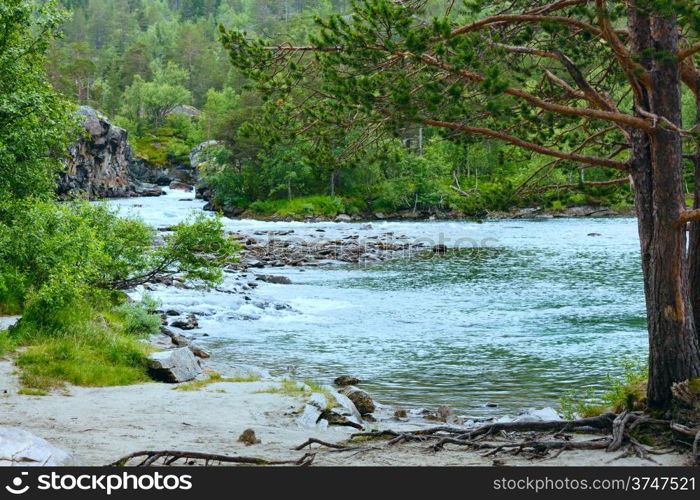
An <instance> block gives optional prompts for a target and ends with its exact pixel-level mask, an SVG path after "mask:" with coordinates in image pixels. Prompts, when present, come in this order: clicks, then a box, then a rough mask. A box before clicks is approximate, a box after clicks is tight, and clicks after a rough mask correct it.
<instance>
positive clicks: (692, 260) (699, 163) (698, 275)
mask: <svg viewBox="0 0 700 500" xmlns="http://www.w3.org/2000/svg"><path fill="white" fill-rule="evenodd" d="M698 89H700V78H698ZM695 108H696V112H695V117H696V118H695V124H696V126H700V92H699V93H698V95H697V96H695ZM693 163H694V164H695V190H694V196H695V199H694V201H693V208H694V209H700V137H698V139H697V142H696V146H695V155H694V158H693ZM689 235H690V245H689V249H688V261H689V262H688V264H689V273H690V278H689V279H690V297H691V302H692V304H693V316H694V320H695V325H696V330H697V327H698V325H700V222H693V223H691V224H690V228H689ZM698 339H699V340H698V342H699V343H700V332H698Z"/></svg>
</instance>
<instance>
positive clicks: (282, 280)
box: [255, 274, 292, 285]
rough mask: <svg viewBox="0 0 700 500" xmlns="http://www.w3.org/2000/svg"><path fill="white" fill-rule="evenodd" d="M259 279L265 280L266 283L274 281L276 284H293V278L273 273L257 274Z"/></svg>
mask: <svg viewBox="0 0 700 500" xmlns="http://www.w3.org/2000/svg"><path fill="white" fill-rule="evenodd" d="M255 279H257V280H258V281H264V282H265V283H273V284H276V285H291V284H292V280H290V279H289V278H287V277H286V276H273V275H271V274H265V275H263V274H261V275H258V276H256V278H255Z"/></svg>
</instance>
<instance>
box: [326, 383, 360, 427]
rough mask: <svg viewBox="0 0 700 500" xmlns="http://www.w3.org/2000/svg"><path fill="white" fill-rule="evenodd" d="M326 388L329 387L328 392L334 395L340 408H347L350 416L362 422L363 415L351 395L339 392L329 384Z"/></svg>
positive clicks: (346, 410)
mask: <svg viewBox="0 0 700 500" xmlns="http://www.w3.org/2000/svg"><path fill="white" fill-rule="evenodd" d="M324 388H325V389H327V390H328V392H330V394H331V395H332V396H333V398H334V399H335V402H336V403H337V404H338V405H339V407H340V408H342V409H343V410H345V412H346V413H347V414H348V415H349V416H351V417H353V418H355V419H356V420H357V421H358V423H359V422H362V415H360V412H359V411H358V409H357V407H356V406H355V403H353V402H352V401H351V400H350V398H349V397H347V396H346V395H345V394H341V393H339V392H338V391H336V390H335V389H334V388H332V387H331V386H329V385H328V386H325V387H324Z"/></svg>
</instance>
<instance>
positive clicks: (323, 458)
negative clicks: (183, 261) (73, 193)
mask: <svg viewBox="0 0 700 500" xmlns="http://www.w3.org/2000/svg"><path fill="white" fill-rule="evenodd" d="M13 371H14V367H13V365H12V364H11V362H10V361H8V360H3V361H0V379H1V380H2V381H3V383H2V387H0V390H2V391H3V394H2V397H0V405H1V406H0V407H1V408H2V413H3V415H2V418H3V426H9V427H19V428H22V429H24V430H26V431H29V432H31V433H33V434H35V435H37V436H39V437H41V438H44V439H46V440H47V441H49V443H50V444H52V445H53V446H56V447H58V448H62V449H64V450H66V451H68V452H69V453H71V454H72V464H75V465H81V466H103V465H106V464H108V463H112V462H114V461H116V460H117V459H119V458H121V457H123V456H126V455H128V454H130V453H134V452H136V451H139V450H145V449H148V450H166V449H169V450H178V451H187V452H203V453H212V454H221V455H227V456H238V457H241V456H245V457H256V458H262V459H266V460H270V461H273V460H297V459H299V458H301V457H302V456H303V455H304V453H305V452H307V451H309V452H313V453H315V454H316V457H315V459H314V465H315V466H493V465H509V466H533V465H536V466H642V465H647V466H648V465H661V466H684V465H688V463H689V459H690V457H689V456H688V455H686V454H681V453H669V454H665V455H655V456H654V458H653V459H654V461H655V462H656V463H654V462H651V461H649V460H644V459H641V458H638V457H636V456H629V457H623V458H619V456H620V453H606V452H605V450H569V451H565V452H563V453H561V454H558V455H557V454H556V453H552V454H551V455H550V456H546V457H543V458H539V459H533V458H532V457H528V456H525V455H524V454H517V455H513V454H505V453H504V454H499V455H497V456H484V455H485V453H484V452H483V451H478V450H470V449H464V448H461V447H445V449H444V450H442V451H440V452H438V453H436V452H431V453H426V449H427V448H428V446H429V445H428V444H427V443H407V444H403V445H401V446H387V442H386V441H384V440H380V441H369V442H364V443H359V444H358V446H359V448H356V449H355V448H354V449H353V450H352V453H340V452H337V450H331V449H328V448H324V447H319V446H314V447H313V448H312V449H308V450H305V451H298V450H295V448H297V447H298V446H299V445H301V444H302V443H304V442H306V441H307V440H308V439H309V438H315V439H320V440H322V441H325V442H330V443H338V442H343V441H346V440H347V439H348V438H349V437H350V436H351V434H353V433H355V432H357V431H356V430H355V429H352V428H347V427H335V426H330V427H327V428H314V429H310V428H305V427H301V426H300V425H299V424H298V423H297V418H298V416H297V413H296V412H298V411H299V409H300V407H301V406H302V405H303V404H304V401H303V400H302V399H301V398H297V397H290V396H287V395H283V394H268V393H264V392H261V391H265V390H266V389H268V388H269V387H270V386H271V385H274V384H275V382H274V381H260V382H234V383H226V382H221V383H216V384H212V385H210V386H208V387H207V388H205V389H202V390H199V391H180V390H175V389H174V386H173V385H169V384H160V383H155V382H154V383H148V384H140V385H136V386H125V387H105V388H82V387H67V388H66V389H64V390H63V391H52V392H51V393H50V394H48V395H47V396H25V395H19V394H17V392H16V391H17V383H16V382H17V381H16V376H15V375H13ZM371 425H372V427H368V430H379V429H389V428H390V429H392V430H394V431H404V432H405V431H411V430H415V429H417V428H418V427H416V426H414V425H411V424H402V423H400V422H391V423H389V422H382V423H377V424H371ZM246 429H252V430H253V431H255V434H256V437H257V438H258V439H260V440H261V441H262V442H261V443H259V444H254V445H252V446H249V445H246V444H244V443H242V442H239V441H238V437H239V435H241V433H242V432H243V431H245V430H246ZM599 436H600V435H594V434H576V435H574V436H573V440H574V441H577V440H588V439H595V438H597V437H599ZM487 441H488V440H487ZM487 441H485V442H487ZM25 465H26V464H25Z"/></svg>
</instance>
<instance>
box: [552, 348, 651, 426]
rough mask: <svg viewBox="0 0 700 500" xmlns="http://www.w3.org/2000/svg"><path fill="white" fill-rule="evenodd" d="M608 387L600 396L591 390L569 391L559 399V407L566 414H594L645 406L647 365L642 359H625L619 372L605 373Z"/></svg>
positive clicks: (572, 415)
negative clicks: (616, 373)
mask: <svg viewBox="0 0 700 500" xmlns="http://www.w3.org/2000/svg"><path fill="white" fill-rule="evenodd" d="M607 382H608V387H609V388H608V389H607V390H606V391H605V392H603V394H602V395H600V396H599V397H595V395H594V393H593V391H592V390H586V391H584V392H570V393H567V394H565V395H564V396H562V398H561V399H560V411H561V413H562V415H563V416H564V417H565V418H573V417H574V416H575V415H578V416H581V417H584V418H585V417H594V416H597V415H600V414H602V413H605V412H608V411H612V412H615V413H619V412H621V411H623V410H638V409H641V408H644V407H645V406H646V390H647V366H646V363H644V362H643V361H641V360H633V359H627V360H625V361H623V363H622V375H620V376H616V377H615V376H612V375H608V376H607Z"/></svg>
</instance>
